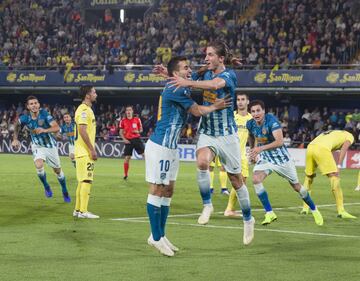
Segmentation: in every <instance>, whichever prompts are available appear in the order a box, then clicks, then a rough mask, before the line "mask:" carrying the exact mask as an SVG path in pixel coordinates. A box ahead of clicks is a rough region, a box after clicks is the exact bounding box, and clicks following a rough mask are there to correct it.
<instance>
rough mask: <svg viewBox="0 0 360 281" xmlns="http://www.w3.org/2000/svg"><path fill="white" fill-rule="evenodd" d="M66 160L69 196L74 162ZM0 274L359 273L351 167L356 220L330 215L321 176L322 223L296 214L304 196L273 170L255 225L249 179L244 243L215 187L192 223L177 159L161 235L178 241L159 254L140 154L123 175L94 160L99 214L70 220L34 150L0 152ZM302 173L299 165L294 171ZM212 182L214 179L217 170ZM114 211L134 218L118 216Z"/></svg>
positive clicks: (191, 197)
mask: <svg viewBox="0 0 360 281" xmlns="http://www.w3.org/2000/svg"><path fill="white" fill-rule="evenodd" d="M61 160H62V165H63V169H64V172H65V175H66V177H67V183H68V187H69V190H70V194H71V196H72V199H73V201H74V199H75V195H74V193H75V188H76V178H75V169H74V167H73V166H72V164H71V162H70V160H69V159H68V158H65V157H63V158H62V159H61ZM0 163H1V165H0V243H1V246H0V269H1V270H0V280H4V281H5V280H84V281H85V280H136V281H139V280H182V281H185V280H207V281H208V280H226V281H227V280H248V281H250V280H262V281H266V280H290V281H292V280H301V281H307V280H347V281H349V280H359V279H360V266H359V264H360V250H359V249H360V193H359V192H355V191H354V187H355V186H356V181H357V172H358V171H357V170H343V171H341V185H342V188H343V191H344V197H345V203H346V204H347V205H346V209H347V211H348V212H349V213H351V214H354V215H356V216H358V217H359V218H358V219H357V220H341V219H339V218H337V217H336V209H335V206H334V199H333V196H332V194H331V190H330V187H329V183H328V180H327V178H325V177H322V176H318V177H317V178H316V179H315V183H314V192H313V199H314V201H315V203H316V204H318V205H319V206H320V207H319V209H320V211H321V212H322V214H323V216H324V220H325V224H324V226H322V227H318V226H316V225H315V223H314V221H313V218H312V216H311V215H307V216H301V215H299V214H298V213H299V211H300V206H301V200H300V199H299V197H298V195H297V194H296V193H295V192H294V191H292V189H291V188H290V186H289V184H288V183H287V182H286V181H285V180H283V179H282V178H280V177H278V176H277V175H271V176H270V177H269V178H268V179H267V180H266V181H265V184H264V185H265V187H266V188H267V190H268V193H269V196H270V200H271V202H272V205H273V207H274V208H278V209H277V210H276V214H277V215H278V221H276V222H274V223H272V224H271V225H269V226H266V227H264V226H261V224H260V222H261V220H262V218H263V211H262V210H261V206H260V202H259V201H258V199H257V197H256V196H255V193H254V190H253V187H252V184H250V183H248V187H249V191H250V196H251V202H252V207H253V215H254V217H255V219H256V221H257V222H256V227H255V228H256V230H255V240H254V242H253V244H251V245H250V246H247V247H245V246H243V244H242V221H241V219H234V218H232V219H229V218H225V217H223V216H222V212H223V211H224V209H225V206H226V203H227V197H225V196H224V195H221V194H220V193H219V189H218V188H217V189H216V190H215V194H214V196H213V203H214V207H215V212H216V214H215V215H213V217H212V219H211V220H210V223H209V225H208V226H205V227H202V226H198V225H196V221H197V218H198V216H197V215H196V214H197V213H199V212H200V211H201V207H202V206H201V200H200V195H199V192H198V188H197V183H196V168H195V164H194V163H181V165H180V171H179V176H178V181H177V185H176V189H175V194H174V198H173V201H172V208H171V213H170V214H171V215H184V216H174V217H170V218H169V219H168V226H167V237H168V238H169V239H170V240H171V241H172V242H173V243H174V244H175V245H177V246H178V247H179V248H180V252H179V253H178V254H176V256H175V257H173V258H168V257H164V256H161V255H160V254H159V253H158V252H156V251H155V250H154V249H153V248H152V247H150V246H148V245H147V243H146V240H147V238H148V235H149V224H148V222H147V218H146V208H145V206H146V205H145V203H146V197H147V184H146V183H145V181H144V169H145V165H144V162H143V161H132V162H131V163H130V176H129V179H128V181H124V180H123V179H122V163H123V161H122V160H119V159H99V160H98V161H97V163H96V167H95V181H94V184H93V188H92V193H91V199H90V204H89V209H90V211H92V212H93V213H95V214H98V215H100V217H101V218H100V219H99V220H78V219H73V217H72V211H73V207H74V204H73V202H72V203H71V204H65V203H63V200H62V196H61V189H60V186H59V184H58V182H57V180H56V177H55V175H54V174H53V173H52V171H51V170H50V169H49V168H48V167H47V168H46V171H47V177H48V181H49V183H50V185H51V186H52V189H53V192H54V197H53V198H51V199H47V198H45V196H44V193H43V188H42V186H41V184H40V181H39V180H38V178H37V176H36V172H35V168H34V166H33V163H32V158H31V156H21V155H6V154H1V155H0ZM298 171H299V177H300V179H301V181H302V180H303V177H304V174H303V169H299V170H298ZM215 182H216V183H218V178H217V175H216V177H215ZM115 218H131V219H127V220H122V221H116V220H112V219H115Z"/></svg>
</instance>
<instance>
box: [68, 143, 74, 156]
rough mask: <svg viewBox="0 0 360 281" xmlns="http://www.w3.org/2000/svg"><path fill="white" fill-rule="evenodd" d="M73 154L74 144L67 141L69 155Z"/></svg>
mask: <svg viewBox="0 0 360 281" xmlns="http://www.w3.org/2000/svg"><path fill="white" fill-rule="evenodd" d="M70 154H75V146H74V145H73V144H70V143H69V155H70Z"/></svg>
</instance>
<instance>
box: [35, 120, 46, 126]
mask: <svg viewBox="0 0 360 281" xmlns="http://www.w3.org/2000/svg"><path fill="white" fill-rule="evenodd" d="M44 122H45V121H44V119H39V120H38V122H37V123H38V125H39V126H42V125H44Z"/></svg>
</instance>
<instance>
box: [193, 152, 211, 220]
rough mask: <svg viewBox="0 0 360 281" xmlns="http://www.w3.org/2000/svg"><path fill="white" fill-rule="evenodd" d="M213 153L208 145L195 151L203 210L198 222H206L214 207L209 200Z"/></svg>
mask: <svg viewBox="0 0 360 281" xmlns="http://www.w3.org/2000/svg"><path fill="white" fill-rule="evenodd" d="M214 157H215V153H214V152H213V151H212V150H211V149H210V148H209V147H201V148H200V149H198V150H197V151H196V164H197V168H198V170H197V182H198V186H199V190H200V195H201V199H202V203H203V210H202V213H201V215H200V217H199V219H198V223H199V224H207V223H208V222H209V219H210V216H211V214H212V213H213V212H214V207H213V205H212V202H211V192H210V173H209V166H210V163H211V161H213V159H214Z"/></svg>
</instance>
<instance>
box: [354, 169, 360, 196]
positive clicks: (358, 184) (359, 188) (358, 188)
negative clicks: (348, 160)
mask: <svg viewBox="0 0 360 281" xmlns="http://www.w3.org/2000/svg"><path fill="white" fill-rule="evenodd" d="M355 191H360V171H359V173H358V181H357V187H355Z"/></svg>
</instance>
